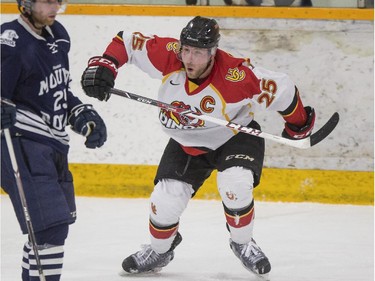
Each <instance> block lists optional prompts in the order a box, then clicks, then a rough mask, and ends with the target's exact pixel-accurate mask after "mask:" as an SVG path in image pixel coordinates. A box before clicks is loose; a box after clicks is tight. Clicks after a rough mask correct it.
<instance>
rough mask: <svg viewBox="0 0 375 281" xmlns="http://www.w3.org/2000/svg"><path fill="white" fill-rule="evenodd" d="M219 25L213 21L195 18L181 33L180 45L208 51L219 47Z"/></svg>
mask: <svg viewBox="0 0 375 281" xmlns="http://www.w3.org/2000/svg"><path fill="white" fill-rule="evenodd" d="M219 40H220V33H219V25H218V23H217V22H216V20H214V19H209V18H204V17H200V16H197V17H195V18H193V19H192V20H191V21H189V22H188V24H187V25H186V27H184V28H183V29H182V31H181V35H180V44H181V46H183V45H188V46H192V47H197V48H204V49H209V48H213V47H217V46H218V45H219Z"/></svg>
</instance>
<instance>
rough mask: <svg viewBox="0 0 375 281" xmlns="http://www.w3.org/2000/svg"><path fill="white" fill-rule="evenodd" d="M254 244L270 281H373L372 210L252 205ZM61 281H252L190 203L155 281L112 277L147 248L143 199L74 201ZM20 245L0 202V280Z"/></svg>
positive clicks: (210, 215)
mask: <svg viewBox="0 0 375 281" xmlns="http://www.w3.org/2000/svg"><path fill="white" fill-rule="evenodd" d="M255 206H256V209H255V210H256V222H255V228H254V238H255V240H256V241H257V243H258V244H259V245H260V246H261V248H262V249H263V250H264V252H265V253H266V254H267V255H268V257H269V259H270V261H271V264H272V271H271V275H270V277H271V281H373V280H374V208H373V206H352V205H328V204H317V203H266V202H256V205H255ZM77 209H78V220H77V222H76V223H75V224H73V225H72V227H71V231H70V234H69V238H68V240H67V243H66V247H65V264H64V271H63V278H62V281H86V280H87V281H151V280H167V281H171V280H179V281H224V280H225V281H255V280H257V279H256V278H255V277H254V276H253V275H252V274H251V273H249V272H248V271H246V270H245V269H244V268H243V267H242V266H241V264H240V262H239V260H237V258H236V257H235V256H234V254H233V253H232V252H231V250H230V248H229V244H228V233H227V230H226V228H225V220H224V214H223V209H222V205H221V202H219V201H203V200H191V202H190V203H189V206H188V208H187V209H186V211H185V213H184V214H183V216H182V217H181V221H180V232H181V234H182V236H183V241H182V243H181V244H180V246H178V247H177V249H176V251H175V259H174V260H173V261H172V262H171V263H170V264H169V265H168V266H167V267H166V268H164V269H163V271H161V272H160V273H158V274H153V275H146V276H145V275H143V276H142V275H138V276H130V275H128V276H125V277H121V276H119V274H118V273H119V272H120V270H121V262H122V260H123V259H124V258H125V257H127V256H128V255H130V254H131V253H133V252H135V251H137V250H138V249H139V248H140V245H141V244H144V243H147V242H148V199H117V198H116V199H103V198H86V197H78V198H77ZM25 239H26V237H25V236H22V235H21V234H20V230H19V227H18V224H17V222H16V218H15V215H14V213H13V208H12V206H11V204H10V200H9V198H8V197H7V196H4V195H3V196H1V280H2V281H16V280H20V260H21V251H22V246H23V243H24V241H25Z"/></svg>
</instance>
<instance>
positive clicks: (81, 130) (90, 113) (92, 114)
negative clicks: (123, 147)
mask: <svg viewBox="0 0 375 281" xmlns="http://www.w3.org/2000/svg"><path fill="white" fill-rule="evenodd" d="M68 123H69V124H70V125H71V126H72V127H71V128H72V130H73V131H74V132H76V133H78V134H81V135H83V136H85V137H86V142H85V145H86V147H87V148H96V147H101V146H102V145H103V144H104V142H105V141H106V140H107V128H106V126H105V124H104V121H103V119H102V118H101V117H100V116H99V114H98V113H97V112H96V111H95V110H94V108H93V107H92V105H91V104H80V105H78V106H76V107H74V108H73V109H72V112H71V114H70V116H69V118H68Z"/></svg>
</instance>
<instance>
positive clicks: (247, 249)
mask: <svg viewBox="0 0 375 281" xmlns="http://www.w3.org/2000/svg"><path fill="white" fill-rule="evenodd" d="M241 256H243V257H246V258H247V259H248V260H250V261H251V262H252V263H255V262H257V261H258V260H261V259H262V258H264V254H263V252H262V250H261V249H260V248H259V246H258V245H257V244H255V242H254V241H251V242H250V243H248V244H245V245H243V247H242V249H241Z"/></svg>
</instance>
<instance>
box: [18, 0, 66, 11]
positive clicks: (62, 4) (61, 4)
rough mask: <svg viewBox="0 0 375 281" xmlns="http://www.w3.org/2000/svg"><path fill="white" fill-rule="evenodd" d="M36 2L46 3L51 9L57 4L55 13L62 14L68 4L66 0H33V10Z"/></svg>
mask: <svg viewBox="0 0 375 281" xmlns="http://www.w3.org/2000/svg"><path fill="white" fill-rule="evenodd" d="M36 4H40V5H46V6H48V7H50V8H51V9H52V8H54V7H55V6H56V5H57V8H58V10H57V13H58V14H63V13H64V12H65V10H66V7H67V5H68V0H35V2H33V3H32V10H34V5H36ZM25 8H26V7H25Z"/></svg>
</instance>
